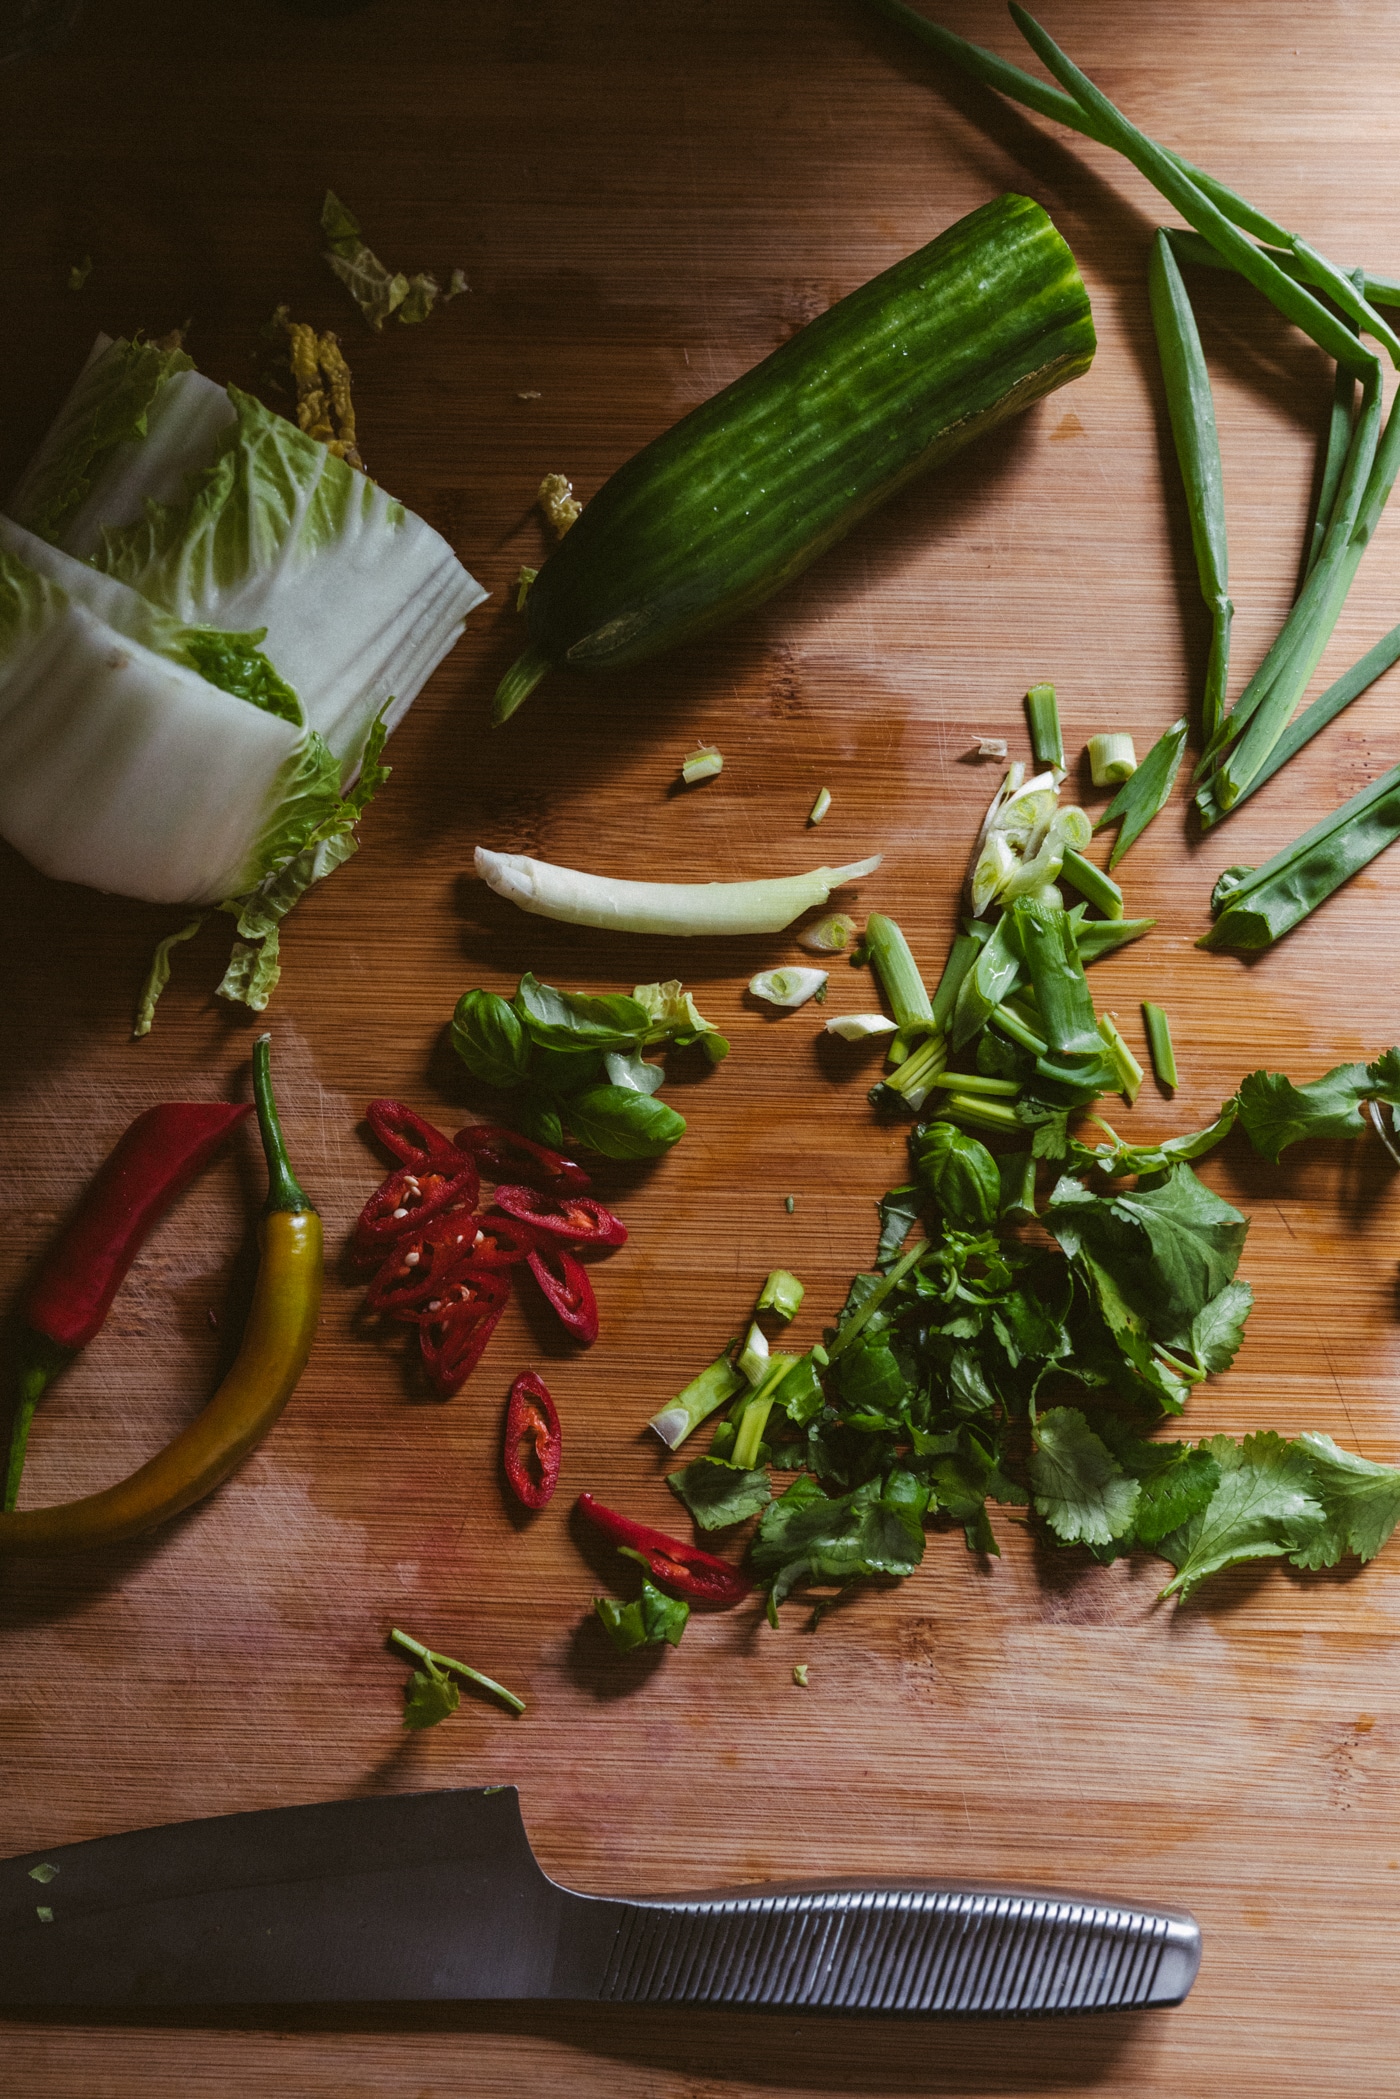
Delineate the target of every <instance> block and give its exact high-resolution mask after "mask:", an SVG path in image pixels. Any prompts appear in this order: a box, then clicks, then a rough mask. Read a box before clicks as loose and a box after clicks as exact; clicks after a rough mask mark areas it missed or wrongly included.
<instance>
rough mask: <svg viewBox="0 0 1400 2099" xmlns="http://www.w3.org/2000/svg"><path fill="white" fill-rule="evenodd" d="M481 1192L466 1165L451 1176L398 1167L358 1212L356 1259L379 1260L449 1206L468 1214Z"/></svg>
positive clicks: (470, 1169)
mask: <svg viewBox="0 0 1400 2099" xmlns="http://www.w3.org/2000/svg"><path fill="white" fill-rule="evenodd" d="M480 1192H481V1183H480V1181H479V1179H478V1177H477V1171H476V1168H475V1167H474V1166H473V1165H472V1164H471V1163H470V1162H469V1161H467V1162H464V1163H463V1164H462V1166H461V1167H459V1168H458V1169H457V1171H456V1172H454V1173H449V1172H446V1171H445V1170H443V1169H441V1168H434V1169H432V1170H429V1171H426V1172H422V1173H413V1172H412V1171H410V1169H409V1168H408V1167H407V1166H401V1167H400V1168H399V1170H398V1172H397V1173H391V1174H390V1175H389V1178H388V1179H387V1180H386V1181H382V1182H381V1183H380V1185H379V1186H378V1187H377V1188H376V1189H375V1191H374V1193H373V1195H372V1196H371V1197H370V1199H369V1201H368V1202H367V1203H366V1204H365V1206H364V1208H363V1210H361V1212H360V1215H359V1221H358V1222H357V1224H356V1226H355V1236H354V1240H353V1245H354V1250H355V1253H356V1255H357V1257H358V1258H359V1259H360V1260H362V1261H363V1260H382V1259H383V1258H384V1255H385V1254H386V1253H387V1252H388V1250H389V1248H390V1246H392V1244H393V1243H394V1241H395V1240H396V1239H407V1238H408V1237H410V1235H411V1234H413V1233H415V1232H420V1231H421V1230H422V1229H423V1227H424V1225H426V1224H427V1223H428V1222H429V1221H430V1220H431V1219H432V1218H434V1217H437V1216H439V1215H440V1214H441V1213H442V1212H443V1211H444V1210H446V1209H448V1208H449V1207H451V1206H452V1205H455V1204H462V1205H464V1206H465V1207H466V1208H467V1209H469V1210H470V1209H471V1208H472V1207H473V1205H474V1204H475V1202H476V1199H477V1196H478V1195H479V1194H480Z"/></svg>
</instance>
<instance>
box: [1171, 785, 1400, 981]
mask: <svg viewBox="0 0 1400 2099" xmlns="http://www.w3.org/2000/svg"><path fill="white" fill-rule="evenodd" d="M1397 838H1400V765H1397V766H1394V767H1392V769H1391V770H1390V771H1389V772H1388V773H1383V774H1382V775H1381V777H1380V779H1378V780H1373V781H1372V782H1371V784H1370V786H1369V787H1363V788H1362V790H1361V792H1360V793H1359V794H1354V795H1353V796H1352V798H1351V800H1350V801H1349V802H1344V803H1343V804H1342V806H1341V808H1340V809H1334V810H1333V811H1332V813H1331V815H1330V816H1325V817H1323V819H1322V821H1321V822H1320V823H1316V824H1314V825H1313V827H1312V829H1311V830H1310V831H1305V832H1304V833H1303V835H1302V837H1301V838H1296V839H1294V841H1293V843H1292V845H1288V846H1285V847H1284V849H1283V851H1282V852H1280V853H1275V855H1274V857H1273V859H1272V860H1268V861H1266V862H1265V863H1264V865H1263V866H1262V867H1257V868H1251V869H1249V870H1248V871H1247V872H1244V873H1243V875H1242V878H1241V879H1239V880H1237V881H1235V882H1234V883H1232V884H1231V885H1230V887H1229V889H1228V891H1227V892H1226V893H1225V894H1224V895H1223V897H1222V898H1221V909H1220V916H1219V917H1218V918H1217V919H1216V922H1215V924H1214V925H1213V926H1212V927H1211V929H1210V931H1209V932H1208V933H1206V934H1204V935H1203V936H1202V937H1201V939H1199V940H1198V941H1197V942H1196V945H1197V947H1204V948H1225V947H1233V948H1245V949H1254V948H1261V947H1270V946H1272V944H1273V942H1274V941H1276V940H1278V939H1281V938H1282V936H1283V935H1284V934H1285V933H1289V932H1291V931H1292V930H1293V928H1294V926H1296V925H1298V924H1300V923H1301V921H1302V920H1303V919H1305V918H1306V917H1307V916H1308V914H1309V913H1310V912H1312V911H1315V910H1316V909H1317V907H1318V905H1319V904H1320V903H1323V902H1324V901H1325V900H1326V898H1328V897H1329V896H1331V895H1332V893H1333V892H1334V890H1337V889H1340V888H1341V886H1342V884H1343V883H1344V882H1348V881H1350V879H1351V877H1352V876H1353V875H1354V874H1357V873H1359V872H1360V870H1361V869H1362V868H1363V867H1365V866H1366V865H1367V864H1368V862H1370V861H1372V860H1374V859H1375V857H1376V855H1377V854H1378V853H1383V852H1384V851H1385V849H1386V847H1387V846H1388V845H1393V844H1394V843H1395V840H1396V839H1397ZM1220 886H1221V885H1219V884H1217V893H1219V890H1220Z"/></svg>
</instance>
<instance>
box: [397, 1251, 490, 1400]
mask: <svg viewBox="0 0 1400 2099" xmlns="http://www.w3.org/2000/svg"><path fill="white" fill-rule="evenodd" d="M509 1296H510V1277H509V1276H508V1275H507V1274H506V1273H505V1271H504V1270H503V1269H500V1268H477V1269H474V1268H473V1267H472V1264H471V1263H470V1262H469V1261H464V1262H462V1263H461V1265H460V1266H459V1267H458V1268H457V1269H456V1270H454V1272H453V1275H452V1279H451V1281H450V1282H449V1283H447V1284H445V1285H444V1287H443V1293H442V1296H441V1298H436V1299H434V1298H430V1299H429V1300H428V1302H427V1304H426V1305H425V1306H424V1308H423V1311H422V1313H421V1314H420V1315H419V1321H418V1346H419V1350H420V1352H421V1354H422V1357H423V1367H424V1369H425V1370H426V1371H427V1373H428V1376H429V1378H430V1379H431V1380H432V1382H433V1384H434V1385H436V1387H437V1389H438V1391H439V1392H441V1393H442V1395H443V1397H444V1398H448V1397H450V1396H451V1394H452V1393H454V1392H455V1391H456V1390H457V1389H458V1387H459V1386H460V1385H462V1384H464V1383H465V1381H466V1379H467V1378H468V1376H469V1375H470V1374H471V1372H472V1371H473V1370H475V1368H476V1366H477V1364H478V1363H479V1362H480V1361H481V1354H482V1350H483V1349H484V1348H485V1346H486V1344H487V1342H488V1341H489V1340H490V1339H491V1336H492V1334H493V1333H494V1332H495V1330H496V1322H497V1321H498V1320H499V1318H500V1316H501V1314H502V1312H503V1311H504V1310H505V1308H506V1299H507V1298H508V1297H509Z"/></svg>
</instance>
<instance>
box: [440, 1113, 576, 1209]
mask: <svg viewBox="0 0 1400 2099" xmlns="http://www.w3.org/2000/svg"><path fill="white" fill-rule="evenodd" d="M452 1142H453V1144H454V1145H455V1146H456V1147H457V1150H458V1151H459V1152H465V1153H467V1154H468V1156H469V1157H471V1158H473V1159H475V1161H476V1163H477V1165H478V1166H479V1167H480V1169H481V1176H482V1179H483V1180H487V1181H524V1182H525V1183H527V1185H528V1186H529V1187H531V1188H543V1189H545V1190H546V1191H547V1192H549V1193H550V1194H554V1195H568V1194H574V1195H582V1194H584V1193H585V1192H586V1190H588V1189H589V1188H591V1187H592V1186H593V1183H592V1181H591V1180H590V1179H589V1177H588V1175H587V1174H586V1173H585V1172H584V1170H583V1168H582V1167H581V1166H580V1165H579V1164H578V1163H577V1161H576V1160H573V1159H565V1158H563V1157H562V1156H561V1155H560V1154H559V1153H558V1152H555V1151H551V1150H550V1148H549V1146H548V1145H547V1144H536V1142H535V1140H534V1138H533V1137H522V1136H521V1134H520V1132H519V1131H518V1130H508V1129H506V1128H505V1126H504V1125H503V1124H501V1123H495V1122H469V1123H468V1124H467V1126H466V1128H465V1129H462V1130H458V1132H457V1134H456V1136H455V1137H454V1138H453V1140H452Z"/></svg>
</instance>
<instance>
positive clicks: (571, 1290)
mask: <svg viewBox="0 0 1400 2099" xmlns="http://www.w3.org/2000/svg"><path fill="white" fill-rule="evenodd" d="M526 1259H527V1260H528V1261H529V1264H530V1273H531V1275H532V1276H533V1277H534V1278H535V1281H536V1282H537V1283H538V1284H539V1286H540V1288H541V1290H543V1292H544V1294H545V1296H546V1297H547V1298H548V1299H549V1302H550V1305H551V1307H552V1308H553V1311H554V1314H555V1317H556V1318H557V1319H558V1321H559V1323H560V1325H561V1326H563V1327H565V1328H567V1330H568V1331H569V1333H571V1334H572V1335H573V1337H574V1339H575V1340H576V1341H581V1342H582V1343H583V1344H584V1347H585V1348H586V1347H588V1346H589V1344H590V1343H591V1342H594V1341H596V1340H597V1338H598V1300H597V1298H596V1297H595V1296H594V1295H593V1285H592V1284H591V1283H590V1282H589V1280H588V1270H587V1269H586V1268H585V1267H584V1265H583V1263H582V1261H576V1260H575V1259H574V1257H573V1255H572V1254H571V1253H570V1252H569V1249H568V1248H567V1246H560V1245H559V1244H558V1243H557V1242H556V1243H555V1244H554V1245H553V1246H537V1247H535V1248H534V1249H533V1250H532V1251H531V1252H530V1253H529V1254H527V1255H526Z"/></svg>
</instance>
